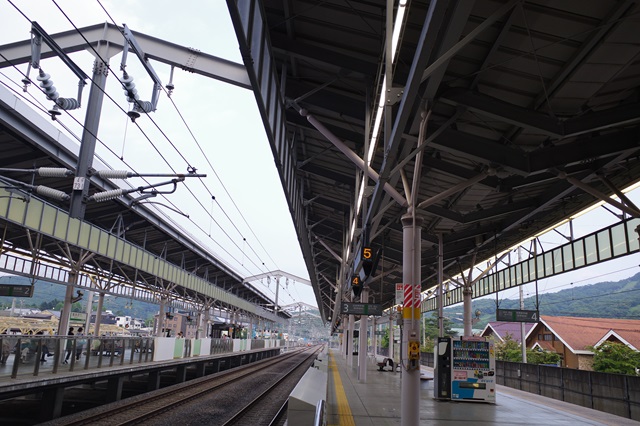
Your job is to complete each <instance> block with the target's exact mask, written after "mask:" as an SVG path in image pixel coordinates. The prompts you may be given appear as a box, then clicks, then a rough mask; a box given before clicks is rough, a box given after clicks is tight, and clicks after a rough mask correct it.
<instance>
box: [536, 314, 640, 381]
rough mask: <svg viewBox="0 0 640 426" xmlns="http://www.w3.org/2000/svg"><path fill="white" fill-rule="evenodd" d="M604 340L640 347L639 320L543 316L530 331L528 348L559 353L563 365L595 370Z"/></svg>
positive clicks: (638, 348)
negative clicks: (595, 350) (596, 349)
mask: <svg viewBox="0 0 640 426" xmlns="http://www.w3.org/2000/svg"><path fill="white" fill-rule="evenodd" d="M604 342H616V343H622V344H625V345H627V346H629V347H630V348H632V349H633V350H636V351H639V350H640V321H639V320H627V319H612V318H580V317H552V316H548V315H541V316H540V322H539V323H537V324H535V326H534V327H533V328H532V329H531V330H530V331H529V333H528V334H527V338H526V344H527V348H528V349H536V348H539V349H542V350H545V351H550V352H556V353H558V354H560V355H561V357H562V367H568V368H576V369H579V370H592V365H593V352H591V351H590V350H589V349H588V348H589V347H597V346H599V345H601V344H602V343H604Z"/></svg>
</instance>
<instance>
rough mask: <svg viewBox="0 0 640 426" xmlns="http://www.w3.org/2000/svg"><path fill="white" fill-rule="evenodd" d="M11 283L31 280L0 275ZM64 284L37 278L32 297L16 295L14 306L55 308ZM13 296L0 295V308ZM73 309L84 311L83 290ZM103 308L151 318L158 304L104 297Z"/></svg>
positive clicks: (4, 307)
mask: <svg viewBox="0 0 640 426" xmlns="http://www.w3.org/2000/svg"><path fill="white" fill-rule="evenodd" d="M2 284H4V285H6V284H13V285H30V284H31V281H30V280H29V279H28V278H26V277H19V276H2V277H0V285H2ZM65 291H66V286H63V285H60V284H54V283H50V282H46V281H41V280H37V281H36V282H35V284H34V291H33V296H32V297H16V298H15V307H16V308H38V309H53V310H59V308H58V309H56V305H58V303H61V302H62V301H63V300H64V295H65ZM13 300H14V298H13V297H0V309H6V308H9V307H11V305H12V303H13ZM93 301H94V304H93V309H94V310H95V309H96V308H97V307H98V297H97V295H95V296H94V298H93ZM74 306H75V307H76V309H75V310H82V311H83V312H84V311H85V308H86V306H87V295H86V292H85V296H84V299H83V300H81V301H80V302H78V304H76V305H74ZM103 306H104V309H106V310H110V311H112V312H113V313H114V314H115V315H119V316H120V315H128V316H131V317H134V318H139V319H142V320H146V319H149V318H153V316H154V315H155V314H156V313H157V312H158V306H157V305H154V304H151V303H146V302H140V301H136V300H133V301H132V300H130V299H127V298H124V297H111V296H109V297H105V299H104V305H103Z"/></svg>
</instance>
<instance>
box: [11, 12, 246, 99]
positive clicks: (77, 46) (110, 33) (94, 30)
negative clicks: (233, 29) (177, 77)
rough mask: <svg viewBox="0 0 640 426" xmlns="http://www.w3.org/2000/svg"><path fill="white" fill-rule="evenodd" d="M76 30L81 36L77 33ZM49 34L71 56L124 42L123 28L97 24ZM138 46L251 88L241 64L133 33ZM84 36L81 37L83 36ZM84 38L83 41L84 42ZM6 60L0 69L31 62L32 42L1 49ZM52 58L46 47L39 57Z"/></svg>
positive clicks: (172, 62)
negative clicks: (101, 46) (102, 44)
mask: <svg viewBox="0 0 640 426" xmlns="http://www.w3.org/2000/svg"><path fill="white" fill-rule="evenodd" d="M78 31H80V32H81V33H82V35H80V34H78ZM78 31H76V30H71V31H65V32H61V33H57V34H53V35H51V38H52V39H53V40H54V41H55V42H56V43H57V44H58V45H59V46H60V48H61V49H62V51H63V52H65V53H67V54H68V53H73V52H79V51H83V50H88V49H89V48H90V47H89V46H88V45H87V41H88V43H89V44H90V45H92V46H97V44H98V43H100V42H107V43H108V45H109V50H110V51H121V50H122V49H123V48H124V43H125V39H124V36H123V35H122V32H121V31H122V29H121V28H119V27H116V26H115V25H113V24H98V25H91V26H88V27H83V28H79V29H78ZM132 33H133V34H134V36H135V38H136V40H137V42H138V44H139V45H140V47H141V48H142V49H143V50H144V52H145V54H146V56H147V57H148V58H149V59H153V60H156V61H158V62H162V63H165V64H167V65H171V66H175V67H177V68H180V69H182V70H185V71H188V72H192V73H195V74H200V75H204V76H206V77H210V78H213V79H216V80H220V81H224V82H225V83H229V84H233V85H234V86H240V87H243V88H245V89H251V83H250V81H249V76H248V74H247V71H246V69H245V67H244V65H240V64H237V63H235V62H231V61H228V60H226V59H221V58H218V57H215V56H213V55H209V54H206V53H202V52H200V51H199V50H197V49H192V48H189V47H183V46H180V45H177V44H174V43H170V42H168V41H165V40H161V39H159V38H155V37H151V36H148V35H145V34H142V33H138V32H133V31H132ZM83 36H84V37H83ZM85 39H86V40H85ZM2 54H3V55H4V56H5V58H6V59H4V58H3V60H0V68H6V67H8V66H11V65H17V64H22V63H26V62H29V61H30V60H31V40H26V41H20V42H17V43H11V44H7V45H4V46H2ZM53 56H55V52H53V51H52V50H51V49H50V48H49V47H48V46H46V47H45V46H42V58H50V57H53Z"/></svg>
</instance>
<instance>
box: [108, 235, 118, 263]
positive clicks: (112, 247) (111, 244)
mask: <svg viewBox="0 0 640 426" xmlns="http://www.w3.org/2000/svg"><path fill="white" fill-rule="evenodd" d="M106 240H107V256H109V257H110V258H111V259H114V258H115V257H116V244H117V242H118V239H117V238H116V237H114V236H113V235H109V236H108V237H107V238H106Z"/></svg>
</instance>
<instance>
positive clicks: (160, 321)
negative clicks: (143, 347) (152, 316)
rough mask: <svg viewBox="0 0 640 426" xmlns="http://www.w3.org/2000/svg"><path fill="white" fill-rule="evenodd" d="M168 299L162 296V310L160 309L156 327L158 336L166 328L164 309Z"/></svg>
mask: <svg viewBox="0 0 640 426" xmlns="http://www.w3.org/2000/svg"><path fill="white" fill-rule="evenodd" d="M166 300H167V299H165V298H164V297H161V298H160V310H159V311H158V328H157V329H156V337H160V336H162V329H163V328H164V317H165V313H164V309H165V302H166Z"/></svg>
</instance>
